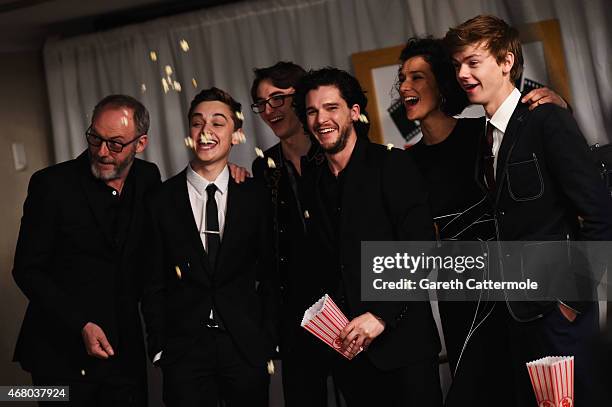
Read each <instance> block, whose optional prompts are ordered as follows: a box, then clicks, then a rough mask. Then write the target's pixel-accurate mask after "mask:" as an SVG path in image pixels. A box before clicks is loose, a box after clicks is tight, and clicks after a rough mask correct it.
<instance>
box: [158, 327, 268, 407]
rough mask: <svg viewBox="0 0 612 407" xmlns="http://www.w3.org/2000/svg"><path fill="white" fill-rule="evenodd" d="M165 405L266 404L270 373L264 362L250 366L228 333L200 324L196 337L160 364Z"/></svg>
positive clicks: (236, 406) (176, 406)
mask: <svg viewBox="0 0 612 407" xmlns="http://www.w3.org/2000/svg"><path fill="white" fill-rule="evenodd" d="M162 372H163V399H164V403H165V404H166V406H167V407H190V406H193V407H196V406H197V407H206V406H210V407H217V405H218V402H219V400H223V401H224V402H225V405H226V406H227V407H242V406H249V407H251V406H253V407H257V406H261V407H267V406H268V386H269V382H270V377H269V375H268V372H267V368H266V366H265V365H262V366H251V365H249V364H248V363H247V361H246V360H245V358H244V357H243V356H242V355H241V354H240V352H239V351H238V349H237V348H236V345H235V344H234V343H233V341H232V338H231V337H230V335H229V333H228V332H227V331H225V330H220V329H216V328H203V329H202V333H201V335H200V337H199V338H198V341H197V342H196V343H195V344H194V345H193V346H192V347H191V348H190V349H189V350H188V351H187V352H185V354H183V355H182V356H181V357H180V358H179V359H178V360H175V361H173V362H172V363H171V364H167V365H164V364H162Z"/></svg>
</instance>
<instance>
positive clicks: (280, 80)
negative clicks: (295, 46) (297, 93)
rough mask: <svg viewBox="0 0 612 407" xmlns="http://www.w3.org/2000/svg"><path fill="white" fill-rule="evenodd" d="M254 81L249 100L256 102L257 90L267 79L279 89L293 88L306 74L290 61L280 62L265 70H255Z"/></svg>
mask: <svg viewBox="0 0 612 407" xmlns="http://www.w3.org/2000/svg"><path fill="white" fill-rule="evenodd" d="M253 72H254V73H255V79H253V84H252V85H251V98H252V99H253V102H255V101H257V88H258V87H259V84H260V83H261V81H263V80H266V79H269V80H270V82H272V85H274V86H276V87H277V88H280V89H288V88H291V87H295V85H296V84H297V83H298V81H299V80H300V78H302V76H304V74H306V71H305V70H304V68H302V67H301V66H299V65H297V64H294V63H293V62H290V61H280V62H277V63H276V64H274V65H272V66H268V67H266V68H255V69H253Z"/></svg>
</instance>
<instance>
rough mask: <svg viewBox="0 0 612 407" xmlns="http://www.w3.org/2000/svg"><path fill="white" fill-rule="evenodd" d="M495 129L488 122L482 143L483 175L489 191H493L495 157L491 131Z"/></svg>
mask: <svg viewBox="0 0 612 407" xmlns="http://www.w3.org/2000/svg"><path fill="white" fill-rule="evenodd" d="M494 128H495V127H494V126H493V125H492V124H491V123H490V122H488V123H487V134H486V137H485V143H484V149H483V151H484V160H483V164H484V175H485V180H486V181H487V187H488V188H489V191H492V190H494V189H495V167H494V165H495V156H494V155H493V129H494Z"/></svg>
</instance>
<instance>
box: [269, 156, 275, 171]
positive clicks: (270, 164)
mask: <svg viewBox="0 0 612 407" xmlns="http://www.w3.org/2000/svg"><path fill="white" fill-rule="evenodd" d="M268 168H276V163H275V162H274V160H273V159H272V157H268Z"/></svg>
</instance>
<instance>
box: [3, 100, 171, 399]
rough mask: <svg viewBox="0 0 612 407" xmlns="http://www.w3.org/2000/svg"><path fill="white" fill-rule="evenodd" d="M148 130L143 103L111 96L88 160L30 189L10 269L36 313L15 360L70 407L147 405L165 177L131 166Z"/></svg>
mask: <svg viewBox="0 0 612 407" xmlns="http://www.w3.org/2000/svg"><path fill="white" fill-rule="evenodd" d="M148 128H149V113H148V112H147V110H146V109H145V107H144V106H143V105H142V104H141V103H140V102H138V101H137V100H135V99H134V98H132V97H129V96H124V95H112V96H108V97H106V98H104V99H102V100H101V101H100V102H99V103H98V104H97V105H96V107H95V108H94V111H93V115H92V121H91V125H90V127H89V128H88V129H87V132H86V139H87V143H88V144H89V147H88V149H87V151H85V152H83V153H82V154H81V155H80V156H79V157H78V158H76V159H74V160H70V161H67V162H64V163H61V164H57V165H54V166H51V167H49V168H45V169H43V170H41V171H38V172H36V173H35V174H34V175H32V178H31V180H30V185H29V187H28V197H27V199H26V201H25V204H24V208H23V218H22V220H21V229H20V231H19V240H18V242H17V250H16V253H15V264H14V268H13V275H14V277H15V281H16V282H17V285H18V286H19V287H20V288H21V290H22V291H23V292H24V294H25V295H26V296H27V297H28V299H29V301H30V303H29V305H28V309H27V312H26V316H25V318H24V321H23V325H22V328H21V332H20V334H19V340H18V342H17V348H16V350H15V356H14V360H15V361H19V362H20V363H21V366H22V367H23V368H24V369H25V370H27V371H29V372H31V373H32V382H33V383H34V385H67V386H70V403H68V404H67V405H75V406H76V405H78V406H128V405H129V406H144V405H146V401H147V393H146V358H145V349H144V340H143V337H142V330H141V323H140V315H139V312H138V300H139V298H140V295H141V293H142V287H141V286H142V284H141V282H142V275H141V274H140V273H138V270H140V263H141V260H142V251H141V249H142V247H141V246H140V243H141V239H142V237H143V231H144V226H145V216H144V200H145V193H146V192H147V191H148V190H150V189H151V188H154V187H156V186H157V185H159V182H160V175H159V170H158V169H157V167H156V166H155V165H154V164H151V163H148V162H146V161H141V160H139V159H136V158H134V157H135V155H136V154H137V153H140V152H142V151H143V150H144V149H145V147H146V145H147V131H148Z"/></svg>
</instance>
